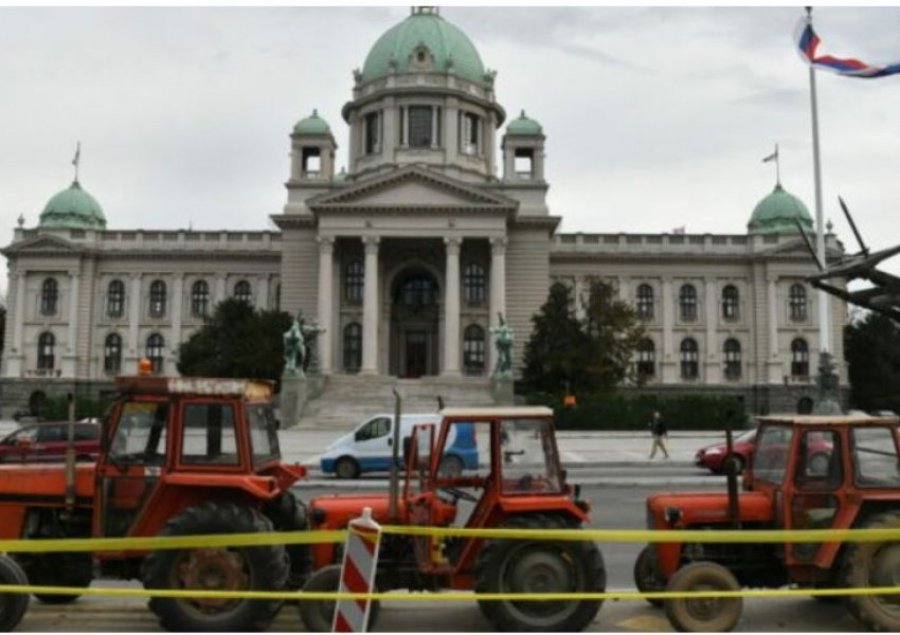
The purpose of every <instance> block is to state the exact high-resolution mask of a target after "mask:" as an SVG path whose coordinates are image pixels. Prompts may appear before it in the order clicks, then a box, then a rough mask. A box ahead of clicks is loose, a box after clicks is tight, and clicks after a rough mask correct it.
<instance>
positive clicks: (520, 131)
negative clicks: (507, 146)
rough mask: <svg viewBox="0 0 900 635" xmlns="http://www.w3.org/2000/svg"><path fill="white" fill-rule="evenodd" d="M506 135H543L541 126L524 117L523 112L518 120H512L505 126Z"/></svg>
mask: <svg viewBox="0 0 900 635" xmlns="http://www.w3.org/2000/svg"><path fill="white" fill-rule="evenodd" d="M506 134H508V135H540V134H544V129H543V128H541V124H539V123H538V122H536V121H535V120H534V119H529V118H528V117H526V116H525V111H524V110H523V111H522V113H521V114H520V115H519V117H518V119H513V120H512V121H510V122H509V125H508V126H506Z"/></svg>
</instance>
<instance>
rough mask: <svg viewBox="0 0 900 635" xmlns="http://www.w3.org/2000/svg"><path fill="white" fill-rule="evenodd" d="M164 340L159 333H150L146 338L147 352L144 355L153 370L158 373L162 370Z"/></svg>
mask: <svg viewBox="0 0 900 635" xmlns="http://www.w3.org/2000/svg"><path fill="white" fill-rule="evenodd" d="M164 346H165V340H164V339H163V336H162V335H160V334H159V333H151V334H150V336H149V337H148V338H147V352H146V355H145V357H146V358H147V359H149V360H150V363H151V364H152V365H153V372H154V373H156V374H157V375H159V374H160V373H162V372H163V347H164Z"/></svg>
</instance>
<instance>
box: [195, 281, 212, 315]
mask: <svg viewBox="0 0 900 635" xmlns="http://www.w3.org/2000/svg"><path fill="white" fill-rule="evenodd" d="M208 314H209V284H207V282H206V280H197V281H196V282H195V283H194V284H192V285H191V315H193V316H194V317H206V316H207V315H208Z"/></svg>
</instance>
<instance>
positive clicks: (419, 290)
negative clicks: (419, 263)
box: [397, 274, 437, 309]
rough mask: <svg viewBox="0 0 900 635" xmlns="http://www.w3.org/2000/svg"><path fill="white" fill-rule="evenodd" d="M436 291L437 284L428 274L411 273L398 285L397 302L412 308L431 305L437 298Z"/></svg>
mask: <svg viewBox="0 0 900 635" xmlns="http://www.w3.org/2000/svg"><path fill="white" fill-rule="evenodd" d="M436 293H437V285H435V283H434V280H433V279H432V278H431V277H430V276H428V275H424V274H416V275H412V276H409V277H408V278H407V279H406V280H404V281H403V284H402V285H401V286H400V289H399V292H398V297H397V303H398V304H402V305H403V306H406V307H409V308H412V309H417V308H422V307H428V306H433V305H434V303H435V302H436V300H437V298H436Z"/></svg>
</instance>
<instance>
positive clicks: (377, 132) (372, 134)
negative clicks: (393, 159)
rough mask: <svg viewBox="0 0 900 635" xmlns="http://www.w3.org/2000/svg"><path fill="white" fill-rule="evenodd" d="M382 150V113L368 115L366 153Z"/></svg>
mask: <svg viewBox="0 0 900 635" xmlns="http://www.w3.org/2000/svg"><path fill="white" fill-rule="evenodd" d="M379 152H381V113H377V112H372V113H369V114H368V115H366V154H377V153H379Z"/></svg>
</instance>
